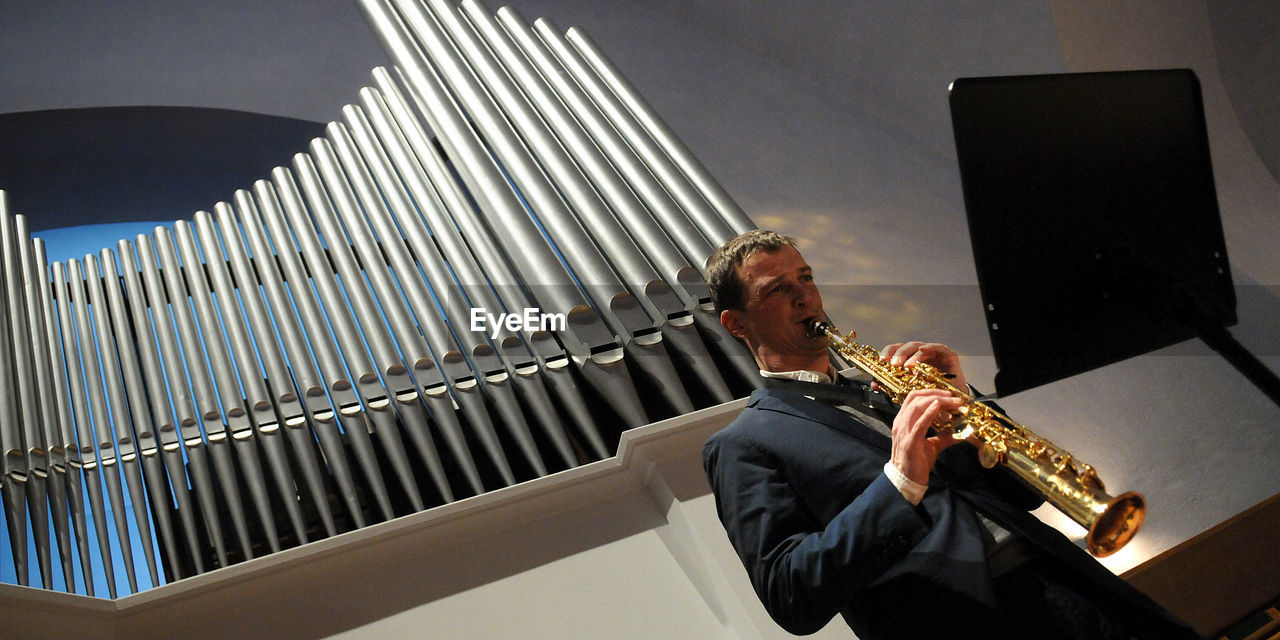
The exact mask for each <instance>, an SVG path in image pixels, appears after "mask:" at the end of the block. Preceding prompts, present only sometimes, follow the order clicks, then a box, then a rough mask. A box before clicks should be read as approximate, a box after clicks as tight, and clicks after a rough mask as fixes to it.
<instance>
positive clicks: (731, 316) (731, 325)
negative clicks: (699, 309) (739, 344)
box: [720, 309, 747, 340]
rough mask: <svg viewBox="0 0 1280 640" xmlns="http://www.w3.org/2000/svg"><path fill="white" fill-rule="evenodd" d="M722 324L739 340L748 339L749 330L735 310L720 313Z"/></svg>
mask: <svg viewBox="0 0 1280 640" xmlns="http://www.w3.org/2000/svg"><path fill="white" fill-rule="evenodd" d="M720 324H722V325H724V328H725V329H726V330H728V331H729V335H732V336H733V337H735V338H737V339H739V340H746V339H747V336H746V334H747V328H746V327H745V326H744V325H743V324H742V320H741V319H739V318H738V312H737V311H736V310H734V309H725V310H724V311H721V312H720Z"/></svg>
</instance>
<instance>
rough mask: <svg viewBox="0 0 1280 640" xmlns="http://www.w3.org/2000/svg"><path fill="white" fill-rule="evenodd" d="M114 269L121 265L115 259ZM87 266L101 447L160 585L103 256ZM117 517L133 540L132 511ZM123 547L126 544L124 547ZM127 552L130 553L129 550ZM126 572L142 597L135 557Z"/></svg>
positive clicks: (112, 481) (112, 484)
mask: <svg viewBox="0 0 1280 640" xmlns="http://www.w3.org/2000/svg"><path fill="white" fill-rule="evenodd" d="M112 264H113V265H114V264H115V260H114V259H113V260H112ZM84 265H85V286H86V288H87V289H88V290H89V312H90V317H91V318H92V320H93V322H92V324H93V333H94V337H95V338H96V339H97V344H98V347H97V359H98V361H99V362H100V363H101V370H100V371H101V373H100V374H99V375H100V376H101V377H100V378H97V377H96V376H90V380H91V382H90V384H89V389H90V391H91V392H92V391H93V390H94V389H95V387H97V386H98V385H99V384H101V390H103V391H105V392H106V393H105V395H104V396H103V398H102V399H103V402H102V405H101V410H102V412H101V413H100V414H99V416H98V417H99V418H100V419H95V427H96V430H97V432H98V442H99V443H100V444H99V445H98V447H99V453H101V454H103V455H102V464H103V466H104V467H109V466H112V464H113V462H114V465H115V466H116V467H117V468H118V469H119V472H120V475H123V476H124V480H125V483H126V485H127V486H128V489H129V501H130V503H131V506H132V507H133V512H134V520H135V522H136V523H137V525H138V538H139V542H140V543H141V544H142V554H143V557H144V558H145V559H146V563H147V569H148V572H149V574H150V576H151V580H152V582H153V583H155V582H159V580H160V579H159V575H158V573H157V571H156V559H155V549H154V544H153V542H152V540H151V525H150V523H149V518H148V517H147V502H146V494H145V492H144V491H143V488H142V470H141V468H140V465H139V463H138V447H137V444H136V442H137V441H136V439H135V438H134V435H133V427H132V424H131V417H130V415H129V411H128V403H127V402H126V401H125V398H124V388H123V387H124V385H123V383H122V382H121V380H120V364H119V361H118V359H117V357H116V348H115V339H114V336H112V334H111V319H110V318H109V317H108V312H107V302H106V299H105V292H104V291H103V279H104V276H103V274H104V271H103V267H102V266H100V263H99V261H98V259H97V257H96V256H93V255H92V254H90V255H86V256H85V257H84ZM90 370H91V371H93V372H94V373H97V372H98V369H97V368H96V367H93V366H91V367H90ZM95 378H96V379H95ZM95 409H96V407H95ZM108 426H109V427H110V428H108ZM113 438H114V440H115V447H114V449H113V448H112V447H111V441H112V439H113ZM108 454H109V455H108ZM113 459H114V460H113ZM107 478H108V484H107V486H108V487H109V488H110V489H111V496H112V505H113V506H115V507H116V508H117V509H119V508H120V507H119V506H118V505H116V500H117V499H119V500H121V501H123V499H124V498H123V496H122V495H121V496H119V497H117V495H116V491H117V488H116V484H117V483H118V479H117V478H116V476H115V474H109V475H108V476H107ZM113 515H114V516H115V520H116V527H117V530H118V532H119V535H120V536H121V537H127V536H128V535H129V527H128V511H127V510H121V511H117V512H116V513H114V514H113ZM122 523H123V524H122ZM122 546H124V545H123V544H122ZM125 548H126V549H127V548H128V547H125ZM125 570H126V573H127V574H128V575H129V588H130V589H132V590H133V591H134V592H135V593H136V592H137V591H138V585H137V580H136V578H135V577H134V575H135V574H134V570H133V558H132V554H126V556H125Z"/></svg>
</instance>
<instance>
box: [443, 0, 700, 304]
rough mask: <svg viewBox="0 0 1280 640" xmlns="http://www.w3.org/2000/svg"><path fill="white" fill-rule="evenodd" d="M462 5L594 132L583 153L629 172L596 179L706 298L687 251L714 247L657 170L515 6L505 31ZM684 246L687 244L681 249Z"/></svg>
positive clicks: (478, 8)
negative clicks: (617, 178)
mask: <svg viewBox="0 0 1280 640" xmlns="http://www.w3.org/2000/svg"><path fill="white" fill-rule="evenodd" d="M462 7H463V9H464V10H465V11H466V12H467V15H468V16H469V17H470V18H471V20H472V22H473V23H475V24H476V25H478V26H479V28H480V30H481V32H482V33H484V34H485V35H486V39H487V40H488V41H489V42H490V43H492V44H493V46H495V47H500V48H503V49H506V48H507V44H505V43H509V45H510V48H511V49H512V53H509V54H506V55H504V59H509V60H510V59H519V58H518V57H517V52H518V53H519V54H523V56H524V57H526V58H527V59H528V61H529V63H530V64H531V65H532V66H533V67H535V68H536V73H539V74H540V76H541V78H542V80H543V81H544V82H546V83H548V84H549V85H550V87H551V88H552V89H554V91H555V94H556V95H557V96H558V97H559V99H560V100H562V101H563V103H564V105H565V107H567V110H568V111H569V112H570V113H571V114H572V117H573V118H575V119H576V120H577V121H578V122H579V123H580V124H581V127H582V128H584V129H585V130H586V131H587V132H589V133H590V136H591V140H592V141H593V142H594V145H582V146H583V149H582V150H581V151H580V153H581V154H584V155H585V154H591V153H592V149H595V148H596V146H598V148H599V150H600V152H599V154H598V155H600V156H601V158H602V159H603V160H601V159H597V160H595V161H594V162H592V163H590V165H591V166H603V165H606V163H612V164H613V165H614V166H615V167H616V168H617V171H618V172H620V173H621V174H622V175H623V176H625V178H626V181H627V182H626V184H622V185H613V184H612V180H611V178H609V177H608V176H609V174H606V175H605V177H603V178H600V179H597V182H598V183H601V184H606V185H609V189H608V192H607V193H610V194H614V195H612V197H611V199H610V202H611V203H612V204H613V206H614V210H615V211H617V212H618V214H619V216H620V217H621V218H622V219H623V221H624V222H625V224H626V227H627V230H628V231H629V232H630V233H631V234H632V235H633V236H634V237H635V238H636V241H637V242H638V243H639V244H641V245H642V246H644V248H645V253H646V254H647V255H648V256H649V258H650V259H651V260H653V261H654V264H655V265H657V267H658V270H659V271H660V272H662V273H663V275H664V276H665V277H666V279H667V281H668V282H669V283H673V284H677V285H679V286H680V287H681V288H683V289H686V290H688V293H687V294H686V295H690V296H691V297H693V299H694V300H697V299H700V298H704V297H707V295H708V294H707V293H706V291H705V289H706V282H705V281H704V280H703V279H702V274H701V273H700V272H699V271H698V269H697V268H695V267H693V266H691V262H690V259H689V258H687V257H686V256H709V255H711V253H712V251H713V249H714V247H712V246H711V244H710V243H709V242H707V240H706V238H705V237H703V235H702V233H701V232H700V231H699V230H698V229H697V227H695V226H694V225H693V222H692V221H690V220H689V217H688V216H686V215H685V214H684V212H683V211H681V210H680V208H679V206H678V205H677V204H676V203H675V201H674V200H672V199H671V195H670V194H668V193H667V191H666V190H665V189H663V187H662V185H661V184H659V183H658V181H657V179H656V178H654V177H653V174H651V173H649V169H648V168H647V167H646V166H645V165H644V163H643V162H642V161H641V160H640V158H639V157H637V156H636V153H635V151H634V150H632V148H631V147H630V146H629V145H628V144H627V143H626V141H625V140H623V139H622V136H621V135H619V134H618V132H617V130H616V129H614V128H613V125H612V124H610V123H609V121H608V119H607V118H606V117H605V116H604V114H602V113H601V112H600V110H599V109H598V108H597V107H596V105H595V103H593V102H591V99H590V98H589V97H588V96H587V95H586V94H585V93H584V92H583V91H582V88H581V87H579V86H578V84H577V83H576V82H574V81H573V78H572V76H570V75H569V74H568V73H567V70H566V69H565V68H564V67H563V66H561V65H560V63H559V62H557V61H556V60H555V58H554V56H553V55H552V54H551V52H550V51H549V50H548V49H547V47H546V45H545V44H543V43H542V41H541V40H539V39H538V38H536V37H534V35H533V31H532V30H531V29H530V28H529V25H528V24H527V23H526V22H525V21H524V19H523V18H521V17H520V14H519V13H518V12H517V11H515V9H513V8H511V7H503V8H501V9H499V10H498V19H499V21H500V22H501V26H502V27H503V30H499V29H498V28H497V25H495V24H494V21H493V18H492V17H491V16H490V14H489V12H488V10H487V9H486V8H485V6H484V5H483V4H481V3H480V2H478V1H472V0H466V1H464V2H463V4H462ZM521 66H524V65H521ZM535 104H538V105H539V106H542V105H544V104H546V103H544V101H543V100H541V99H540V100H536V101H535ZM550 104H553V105H554V104H556V103H554V102H553V103H550ZM552 108H554V107H552ZM628 187H630V188H628ZM632 190H634V195H631V197H630V198H628V195H629V194H632V193H633V191H632ZM637 197H638V199H639V200H640V201H643V206H644V207H645V208H637V207H636V206H635V204H633V203H632V202H631V200H635V199H636V198H637ZM646 218H647V220H646ZM655 220H656V221H657V222H656V223H655ZM664 231H665V232H666V233H663V232H664ZM668 236H669V237H668ZM678 247H679V248H678ZM680 248H683V252H684V253H683V254H682V253H681V249H680Z"/></svg>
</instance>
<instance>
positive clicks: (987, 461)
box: [978, 442, 1005, 469]
mask: <svg viewBox="0 0 1280 640" xmlns="http://www.w3.org/2000/svg"><path fill="white" fill-rule="evenodd" d="M1004 453H1005V447H1004V443H1003V442H984V443H982V444H981V445H979V446H978V464H981V465H982V468H983V469H990V468H992V467H994V466H996V465H997V464H1000V461H1001V460H1003V459H1004Z"/></svg>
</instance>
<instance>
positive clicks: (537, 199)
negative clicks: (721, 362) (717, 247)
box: [400, 0, 667, 339]
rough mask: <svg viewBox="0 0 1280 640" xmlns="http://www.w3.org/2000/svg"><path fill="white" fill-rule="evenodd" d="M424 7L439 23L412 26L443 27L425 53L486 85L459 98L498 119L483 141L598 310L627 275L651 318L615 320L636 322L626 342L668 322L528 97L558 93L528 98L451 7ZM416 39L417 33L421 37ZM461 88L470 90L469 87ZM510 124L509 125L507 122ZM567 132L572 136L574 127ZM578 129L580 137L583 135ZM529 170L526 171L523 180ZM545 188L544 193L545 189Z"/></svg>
mask: <svg viewBox="0 0 1280 640" xmlns="http://www.w3.org/2000/svg"><path fill="white" fill-rule="evenodd" d="M408 4H409V3H401V5H400V7H401V10H402V11H404V12H406V13H408V10H407V8H406V7H407V5H408ZM422 4H426V5H427V6H428V7H429V8H430V12H431V15H432V16H433V17H434V18H435V23H436V24H433V23H431V22H428V21H426V20H421V21H420V20H416V19H414V16H411V17H410V23H411V24H412V25H414V26H415V27H416V26H418V25H420V24H422V25H425V26H426V27H427V28H435V29H440V28H443V32H440V31H437V32H436V33H433V34H432V35H431V36H430V38H428V40H429V41H430V42H432V45H433V46H429V47H428V53H429V54H430V55H432V58H433V59H434V60H436V62H437V65H438V66H441V67H444V68H445V69H446V76H448V77H449V79H450V84H451V85H454V86H455V88H456V85H457V79H455V78H454V77H453V76H451V75H449V72H448V69H449V68H451V65H452V64H454V62H453V59H454V58H458V60H457V64H459V65H463V64H465V65H466V66H469V67H470V68H471V69H472V70H473V71H474V73H475V76H476V77H478V78H479V80H480V84H478V85H477V87H476V88H477V89H478V90H481V91H483V90H485V89H487V94H486V95H487V96H492V97H491V98H488V97H486V98H484V99H482V100H479V101H467V100H466V99H465V97H464V102H465V103H466V107H467V109H468V112H470V113H472V116H473V118H476V120H477V122H478V123H485V122H487V121H488V119H489V118H493V121H494V122H495V123H501V124H502V125H503V126H500V127H498V126H494V127H491V128H492V129H494V130H493V131H490V130H489V129H486V128H484V124H481V125H480V126H481V128H482V130H483V131H485V133H486V138H488V139H489V140H490V141H491V144H494V147H495V149H497V151H498V154H499V157H500V158H502V161H503V165H504V166H505V167H507V168H508V170H510V171H511V172H512V175H513V176H514V177H515V178H516V181H517V183H519V184H520V185H521V188H522V192H524V193H525V194H526V197H528V199H529V200H530V202H531V203H533V205H534V211H535V212H536V213H537V215H538V218H539V220H541V221H542V224H543V226H544V227H545V228H546V229H547V231H548V233H549V234H550V236H551V238H552V240H553V242H554V243H555V246H556V247H557V248H558V249H559V250H560V252H561V253H562V254H563V255H564V256H565V260H566V261H567V262H568V264H569V267H570V269H572V270H573V271H574V273H576V274H577V276H578V278H579V279H580V280H582V281H583V283H584V285H585V286H586V288H587V289H588V291H591V292H592V294H593V297H594V299H595V301H596V304H597V308H598V309H600V310H601V311H606V308H607V302H606V301H611V300H613V299H614V298H615V297H616V296H617V295H618V294H619V293H620V292H623V291H625V290H626V289H625V287H624V285H623V281H624V280H625V282H627V283H629V284H630V285H631V286H632V287H634V288H635V289H636V291H634V292H632V293H634V294H635V295H636V296H637V297H638V298H640V302H641V304H642V305H643V306H644V307H645V309H646V311H648V315H649V316H651V318H649V319H646V318H645V317H644V316H643V315H640V314H633V316H632V317H620V318H618V320H619V321H622V322H628V321H629V322H632V323H635V324H634V325H623V326H621V327H619V328H620V329H621V330H622V331H624V332H625V333H626V335H625V336H624V339H626V338H627V337H629V335H630V334H634V333H635V332H637V331H640V330H642V329H644V328H650V327H653V326H654V321H658V322H660V321H661V320H662V319H665V317H666V315H667V312H666V311H665V310H663V311H659V310H658V309H657V308H655V307H654V303H655V302H656V301H654V300H650V299H648V298H646V297H644V296H642V295H640V293H641V292H642V291H644V290H645V288H646V287H648V285H649V283H651V282H653V281H655V280H657V278H658V275H657V272H655V271H654V269H653V266H652V265H650V264H649V262H648V260H646V259H645V258H644V256H643V254H641V253H640V250H639V248H637V247H636V246H635V243H634V242H632V240H631V238H630V237H629V236H627V234H626V233H625V232H623V231H622V228H621V226H620V225H619V224H618V221H617V220H616V219H615V218H614V216H613V213H612V212H611V211H610V210H609V208H608V207H607V206H606V205H605V202H604V200H603V199H601V197H600V194H599V193H597V192H596V189H595V188H594V187H593V185H592V184H591V183H589V182H588V180H587V177H586V176H585V175H583V170H582V169H580V168H579V167H578V165H576V164H575V163H574V162H573V160H572V159H571V158H570V157H569V155H568V153H566V151H565V148H564V147H563V146H562V144H570V145H571V144H573V143H574V142H575V139H574V138H572V137H569V138H566V137H565V133H566V132H563V131H559V130H557V132H558V133H560V134H561V138H560V139H559V140H557V139H556V137H555V136H553V134H552V131H551V129H550V128H548V124H547V121H544V120H543V116H546V115H548V114H547V112H546V111H545V110H544V112H543V116H540V115H539V114H538V113H537V112H536V111H535V110H534V108H533V106H532V105H531V104H530V101H541V100H544V99H545V100H548V101H554V100H555V97H554V96H550V95H546V96H544V95H541V94H537V93H531V94H530V95H529V97H528V99H526V97H525V95H524V94H522V93H521V91H520V88H518V87H517V86H516V85H515V84H513V83H512V82H511V78H510V77H509V76H508V75H507V73H506V70H504V68H503V65H502V64H501V63H500V62H499V61H498V60H496V59H495V57H494V56H493V55H492V54H491V53H490V51H489V49H487V48H486V47H485V44H484V42H482V41H481V40H480V39H479V37H478V36H477V35H476V34H475V33H474V31H473V30H472V29H471V28H470V27H469V26H468V25H466V24H464V23H463V21H462V20H461V19H459V16H458V14H457V10H456V8H455V7H454V6H452V5H451V4H447V3H445V2H441V1H440V0H426V1H425V2H422V3H414V6H415V7H416V6H421V5H422ZM424 18H425V16H424ZM437 25H438V26H437ZM419 37H422V35H421V34H419ZM449 39H451V40H452V43H453V44H452V46H451V45H450V44H449V43H448V40H449ZM455 47H456V48H455ZM446 59H448V61H446ZM468 75H469V74H468ZM524 88H525V90H526V91H529V90H530V87H524ZM535 89H536V87H535ZM458 93H459V94H460V95H463V96H467V95H469V91H458ZM476 111H479V112H481V113H483V114H484V115H483V117H479V116H477V115H476V114H475V112H476ZM503 116H505V118H504V117H503ZM508 121H510V123H511V125H506V123H507V122H508ZM551 123H552V125H555V124H556V121H555V120H551ZM568 133H570V134H571V135H572V133H574V132H572V131H570V132H568ZM577 133H578V135H579V137H581V134H580V132H577ZM517 136H518V137H517ZM495 137H501V138H503V139H505V140H509V144H510V146H509V148H508V147H506V146H505V144H504V145H499V144H496V143H493V139H494V138H495ZM520 139H523V141H524V143H525V144H524V145H521V144H520ZM525 145H527V149H526V146H525ZM504 149H506V152H504ZM539 166H540V167H541V169H542V171H546V174H545V175H544V174H543V172H542V171H540V170H538V168H539ZM526 171H527V172H528V174H529V175H527V176H525V177H524V178H523V179H522V176H524V172H526ZM531 180H532V181H533V182H530V181H531ZM543 189H545V190H546V192H545V194H544V192H543ZM554 190H558V191H559V193H560V195H561V196H563V200H562V199H561V198H560V197H553V196H552V192H553V191H554ZM539 203H541V204H539ZM565 204H568V206H567V207H566V206H565ZM575 214H576V216H575ZM584 227H585V229H584ZM588 232H589V233H588ZM605 255H608V256H609V259H606V258H605ZM615 269H616V270H617V272H616V273H615V271H614V270H615ZM618 274H621V276H622V279H619V277H618Z"/></svg>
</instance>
